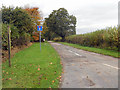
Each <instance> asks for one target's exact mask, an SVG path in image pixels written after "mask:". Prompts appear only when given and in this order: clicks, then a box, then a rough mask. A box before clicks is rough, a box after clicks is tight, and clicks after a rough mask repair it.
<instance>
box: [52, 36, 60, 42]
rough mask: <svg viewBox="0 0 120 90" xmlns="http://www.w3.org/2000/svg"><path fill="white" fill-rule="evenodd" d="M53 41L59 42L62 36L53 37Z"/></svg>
mask: <svg viewBox="0 0 120 90" xmlns="http://www.w3.org/2000/svg"><path fill="white" fill-rule="evenodd" d="M53 40H54V41H55V42H60V41H62V38H61V37H56V38H54V39H53Z"/></svg>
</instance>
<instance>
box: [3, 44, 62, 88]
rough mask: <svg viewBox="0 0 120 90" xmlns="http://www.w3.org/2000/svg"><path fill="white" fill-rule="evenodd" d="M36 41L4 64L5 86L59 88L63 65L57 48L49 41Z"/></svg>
mask: <svg viewBox="0 0 120 90" xmlns="http://www.w3.org/2000/svg"><path fill="white" fill-rule="evenodd" d="M39 46H40V45H39V43H34V44H33V45H32V46H30V47H29V48H26V49H24V50H22V51H20V52H18V53H16V54H15V56H14V57H13V58H12V60H11V62H12V67H11V68H10V67H8V61H6V62H5V63H3V64H2V87H3V88H58V86H59V80H60V78H61V72H62V65H61V64H60V57H59V55H58V54H57V52H56V51H55V49H54V48H53V47H52V46H51V45H50V44H49V43H47V42H45V43H42V50H41V52H40V47H39Z"/></svg>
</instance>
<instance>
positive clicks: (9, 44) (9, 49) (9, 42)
mask: <svg viewBox="0 0 120 90" xmlns="http://www.w3.org/2000/svg"><path fill="white" fill-rule="evenodd" d="M10 32H11V31H10V26H9V25H8V55H9V57H8V58H9V67H11V37H10Z"/></svg>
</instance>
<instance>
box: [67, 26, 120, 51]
mask: <svg viewBox="0 0 120 90" xmlns="http://www.w3.org/2000/svg"><path fill="white" fill-rule="evenodd" d="M119 34H120V33H119V32H118V28H117V27H109V28H106V29H101V30H97V31H94V32H91V33H86V34H80V35H72V36H68V37H66V42H68V43H74V44H79V45H83V46H89V47H98V48H105V49H110V50H118V45H119V44H120V41H118V38H119V37H118V35H119Z"/></svg>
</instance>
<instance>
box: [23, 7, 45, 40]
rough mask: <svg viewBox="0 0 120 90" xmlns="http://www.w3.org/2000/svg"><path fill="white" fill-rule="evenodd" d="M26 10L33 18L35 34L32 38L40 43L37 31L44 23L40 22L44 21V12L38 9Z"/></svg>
mask: <svg viewBox="0 0 120 90" xmlns="http://www.w3.org/2000/svg"><path fill="white" fill-rule="evenodd" d="M25 10H26V11H27V13H28V14H29V15H30V16H31V18H32V21H33V22H34V25H33V30H34V33H33V34H32V37H33V39H34V41H38V40H39V32H38V31H37V26H38V25H41V23H42V21H40V20H42V19H43V17H42V12H41V11H39V8H38V7H33V8H25Z"/></svg>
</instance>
